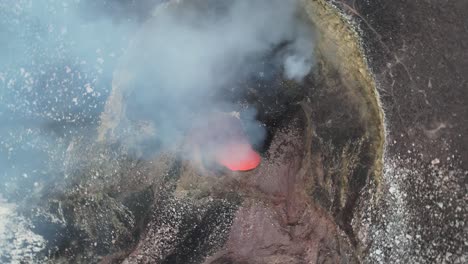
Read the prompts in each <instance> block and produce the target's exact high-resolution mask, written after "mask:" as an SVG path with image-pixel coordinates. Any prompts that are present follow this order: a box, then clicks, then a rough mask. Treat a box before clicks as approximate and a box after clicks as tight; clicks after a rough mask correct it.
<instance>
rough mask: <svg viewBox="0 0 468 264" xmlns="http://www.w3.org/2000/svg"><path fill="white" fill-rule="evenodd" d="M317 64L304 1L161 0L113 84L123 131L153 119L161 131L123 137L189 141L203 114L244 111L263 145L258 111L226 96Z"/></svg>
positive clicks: (161, 141) (163, 142)
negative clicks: (119, 100)
mask: <svg viewBox="0 0 468 264" xmlns="http://www.w3.org/2000/svg"><path fill="white" fill-rule="evenodd" d="M312 65H313V32H312V31H311V27H310V25H307V24H306V23H305V22H303V21H302V20H300V19H299V6H298V2H297V1H294V0H287V1H285V0H256V1H251V0H235V1H219V0H203V1H202V0H193V1H172V2H169V3H168V4H165V5H160V6H159V7H157V8H156V9H155V10H154V13H153V17H152V18H150V19H149V20H148V21H147V22H146V23H145V24H144V25H143V26H142V28H141V30H140V31H139V32H138V33H137V35H136V37H135V39H134V41H133V43H132V45H131V47H130V49H129V50H128V52H127V54H126V55H125V57H124V58H123V59H122V61H121V65H120V67H119V69H118V70H117V71H116V74H115V76H114V84H115V85H114V87H113V89H114V91H117V92H118V93H120V94H121V95H122V98H123V101H124V104H123V105H125V107H124V108H125V115H124V117H122V118H121V120H120V121H119V122H120V128H121V130H123V129H122V126H123V127H132V123H133V124H134V123H135V122H137V121H138V120H147V121H149V123H150V124H151V126H153V129H151V131H155V134H154V137H152V136H149V137H148V136H144V135H138V136H133V137H132V135H137V134H138V132H137V131H136V130H130V131H131V132H129V133H123V134H121V135H120V136H121V138H122V139H123V140H124V141H125V140H126V141H127V142H131V143H130V144H135V143H138V142H140V143H143V142H148V141H151V142H154V140H156V139H157V140H158V141H159V144H160V145H161V146H170V145H172V144H174V142H180V141H181V140H182V138H183V137H184V136H185V135H184V134H185V133H186V132H187V131H188V130H189V129H190V127H191V126H193V122H194V121H193V120H198V122H202V123H203V118H200V116H204V115H205V116H208V117H207V118H206V119H210V118H209V115H211V114H212V113H214V112H230V111H240V112H241V119H242V120H243V121H244V124H245V126H247V127H250V128H252V127H255V128H256V129H249V135H248V136H249V138H250V139H251V141H253V142H252V143H253V144H256V145H259V144H261V142H262V141H263V139H264V134H265V131H264V129H263V128H262V126H261V124H259V123H258V122H257V121H256V120H255V116H253V115H254V114H255V110H252V109H246V108H245V107H244V109H240V108H239V106H238V105H237V104H236V102H234V100H233V98H229V97H227V96H226V95H232V94H236V93H238V94H241V93H242V90H243V89H245V83H246V82H248V81H250V82H255V81H265V79H267V78H271V76H275V75H278V74H283V75H284V77H285V78H287V79H291V80H295V81H298V82H300V81H301V80H302V79H303V78H304V77H305V76H306V75H307V74H308V73H309V71H310V70H311V67H312ZM228 91H229V93H228ZM233 91H234V92H233ZM109 108H110V109H107V112H114V113H115V112H119V111H120V110H122V109H123V108H122V109H115V102H114V103H112V106H109ZM112 108H114V109H112ZM247 108H249V107H247ZM109 115H110V114H109ZM104 119H105V118H104ZM200 120H201V121H200ZM104 121H105V120H104ZM135 137H136V138H135ZM130 139H131V140H130ZM129 140H130V141H129ZM143 145H145V144H143Z"/></svg>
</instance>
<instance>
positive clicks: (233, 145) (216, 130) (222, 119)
mask: <svg viewBox="0 0 468 264" xmlns="http://www.w3.org/2000/svg"><path fill="white" fill-rule="evenodd" d="M189 135H190V137H189V142H190V144H189V146H190V151H191V152H192V157H194V158H193V159H194V160H197V159H198V158H196V157H201V158H202V159H201V160H203V161H208V163H210V162H215V163H217V164H219V165H221V166H223V167H226V168H228V169H229V170H232V171H249V170H253V169H255V168H256V167H258V165H259V164H260V162H261V157H260V155H259V154H258V153H257V152H256V151H255V150H254V149H253V147H252V145H251V144H250V142H249V140H248V137H247V135H246V134H245V131H244V129H243V127H242V124H241V121H240V119H239V117H237V116H235V115H232V114H228V113H220V112H215V113H211V114H207V115H204V116H203V118H201V119H200V120H198V121H197V122H195V125H194V127H193V129H192V130H191V132H190V133H189ZM205 165H206V164H205Z"/></svg>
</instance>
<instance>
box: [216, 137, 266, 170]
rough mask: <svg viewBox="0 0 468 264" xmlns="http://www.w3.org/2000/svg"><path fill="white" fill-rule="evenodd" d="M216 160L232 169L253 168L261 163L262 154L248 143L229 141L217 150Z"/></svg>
mask: <svg viewBox="0 0 468 264" xmlns="http://www.w3.org/2000/svg"><path fill="white" fill-rule="evenodd" d="M215 158H216V161H217V162H218V163H219V164H221V165H223V166H225V167H226V168H228V169H230V170H232V171H249V170H253V169H255V168H256V167H258V165H259V164H260V161H261V157H260V155H259V154H258V153H257V152H255V150H253V149H252V146H251V145H250V144H248V143H235V142H233V143H229V144H226V145H224V146H222V147H220V149H219V150H218V151H217V153H216V157H215Z"/></svg>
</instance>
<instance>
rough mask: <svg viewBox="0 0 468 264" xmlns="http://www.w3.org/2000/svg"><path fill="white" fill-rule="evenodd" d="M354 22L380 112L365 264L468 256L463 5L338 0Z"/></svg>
mask: <svg viewBox="0 0 468 264" xmlns="http://www.w3.org/2000/svg"><path fill="white" fill-rule="evenodd" d="M337 6H339V7H340V9H341V10H342V12H343V13H345V14H348V15H349V16H350V17H352V18H353V20H354V21H356V23H357V24H359V25H360V27H359V28H360V29H361V32H362V41H363V44H364V47H365V51H366V54H367V58H368V61H369V65H370V68H371V69H372V72H373V73H374V74H375V77H376V80H377V82H378V83H379V85H378V89H379V94H380V97H381V100H382V103H383V108H384V110H385V116H386V125H387V135H388V138H387V146H386V155H385V166H384V176H383V181H382V197H381V198H382V199H381V200H380V202H379V204H378V205H377V206H376V207H374V208H375V209H376V210H375V211H374V212H373V213H372V214H373V215H372V214H369V215H372V216H371V217H370V218H368V219H373V220H371V221H370V222H368V223H367V224H368V225H371V229H372V232H371V236H370V239H371V240H373V245H372V246H370V251H369V254H368V257H367V260H366V262H367V263H404V262H406V263H464V262H466V261H467V259H468V255H467V245H466V241H467V240H468V233H467V225H466V218H467V216H468V206H467V199H468V196H467V195H468V191H467V185H466V184H467V179H468V177H467V175H468V172H467V169H468V167H467V164H468V152H467V146H468V141H467V137H466V136H465V135H466V133H467V131H468V106H467V102H468V93H467V84H466V83H467V80H466V76H465V75H466V74H464V72H466V71H467V70H468V58H467V53H466V52H465V50H466V47H467V43H468V37H467V34H466V32H467V25H468V24H467V21H466V19H465V18H464V16H465V14H466V13H467V12H468V4H467V3H466V1H461V0H458V1H451V2H437V1H410V2H407V1H392V2H391V3H387V2H385V1H372V2H369V1H359V0H358V1H337Z"/></svg>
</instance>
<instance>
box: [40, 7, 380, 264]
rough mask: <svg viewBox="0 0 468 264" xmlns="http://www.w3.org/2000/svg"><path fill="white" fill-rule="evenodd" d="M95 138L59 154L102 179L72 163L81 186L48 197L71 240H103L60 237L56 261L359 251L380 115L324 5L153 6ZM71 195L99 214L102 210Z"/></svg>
mask: <svg viewBox="0 0 468 264" xmlns="http://www.w3.org/2000/svg"><path fill="white" fill-rule="evenodd" d="M98 132H99V133H98V138H97V141H96V142H93V143H91V144H89V142H88V143H86V144H85V143H84V142H80V140H77V141H76V142H75V144H76V146H75V147H74V148H73V149H71V150H70V151H69V153H68V155H69V156H70V159H73V160H77V158H76V157H80V158H79V159H78V160H80V161H83V162H84V163H86V164H88V165H87V166H88V167H89V168H91V169H92V168H93V167H94V166H97V167H99V169H100V170H103V171H101V172H100V173H99V175H101V176H99V177H98V178H99V180H96V176H92V177H91V176H86V175H87V173H86V172H84V173H83V169H82V168H83V166H80V168H81V170H80V171H79V173H80V177H78V176H76V177H75V178H74V179H73V181H78V182H79V183H80V186H90V189H86V192H85V193H81V192H80V191H76V192H75V193H73V195H65V198H63V197H61V198H57V199H62V200H63V201H64V202H61V204H64V205H63V206H65V207H67V209H66V211H67V212H70V214H69V215H67V217H68V218H70V219H69V222H74V223H76V225H75V228H77V227H80V225H83V226H82V227H81V228H77V229H79V230H81V231H82V233H83V235H82V236H80V237H76V238H74V239H76V240H80V239H83V240H84V241H88V240H89V238H93V239H97V240H99V241H100V242H99V243H98V244H100V245H105V246H104V247H102V248H95V247H94V246H93V244H90V246H89V248H88V247H87V246H86V245H87V244H86V243H85V244H80V243H81V242H77V243H68V244H66V245H64V244H61V245H58V246H57V248H59V251H58V253H57V254H58V255H60V254H61V253H60V252H66V254H68V255H69V256H71V258H73V259H74V260H81V261H84V260H86V259H87V258H88V256H89V252H92V253H93V255H95V257H94V256H93V257H92V258H93V259H94V260H95V261H97V260H102V259H103V260H104V261H117V260H119V261H124V263H315V262H318V263H325V262H327V261H333V262H338V261H342V262H345V263H348V262H357V261H359V259H360V256H361V253H362V252H361V250H362V248H361V246H362V243H363V241H362V240H361V238H359V237H358V233H359V231H360V228H361V227H362V225H361V224H359V223H361V220H360V217H361V210H360V208H362V207H363V206H364V205H367V204H368V203H370V202H372V201H371V196H369V195H365V196H363V195H362V193H364V192H363V190H364V188H367V190H370V191H371V192H366V193H373V190H375V189H376V188H377V187H378V183H379V177H380V174H381V159H382V151H383V140H384V128H383V116H382V112H381V109H380V106H379V101H378V97H377V93H376V91H375V87H374V83H373V79H372V77H371V75H370V73H369V72H368V70H367V66H366V63H365V60H364V59H363V56H362V53H361V50H360V46H359V43H358V41H357V37H356V35H355V33H354V31H353V30H351V29H350V27H349V25H348V23H347V21H345V19H344V18H343V17H341V16H340V15H339V13H338V12H337V11H336V10H335V9H334V8H333V7H332V6H330V5H329V4H327V3H326V2H325V1H309V0H302V1H283V0H281V1H280V0H273V1H255V2H252V1H247V0H238V1H215V0H196V1H171V2H168V3H166V4H161V5H158V6H157V7H156V8H155V11H154V12H153V14H152V15H151V16H150V17H149V18H148V20H147V21H146V22H145V23H144V24H143V25H142V26H141V30H140V31H139V32H138V33H136V36H135V39H134V41H133V42H132V45H131V47H130V48H129V49H128V51H127V52H126V54H125V55H124V56H123V57H122V58H121V61H120V63H119V66H118V68H117V69H116V70H115V72H114V78H113V81H112V91H111V94H110V96H109V98H108V100H107V102H106V109H105V111H104V112H103V113H102V115H101V125H100V127H99V129H98ZM84 151H86V152H91V153H99V156H100V157H101V158H99V159H94V158H90V159H89V160H87V159H86V158H85V157H82V155H81V153H83V152H84ZM239 153H241V155H239V157H236V158H234V159H233V158H232V157H233V156H235V155H237V154H239ZM103 159H104V160H105V162H102V161H103ZM239 160H241V162H239ZM244 160H246V161H244ZM239 171H242V172H239ZM75 172H76V171H75ZM83 174H84V175H85V176H83ZM97 182H98V183H97ZM67 201H68V202H67ZM70 201H91V203H92V204H95V206H96V207H98V208H99V206H103V207H106V214H104V216H105V217H104V218H106V219H104V218H102V217H100V216H99V215H95V216H92V215H90V214H89V212H88V211H87V209H85V208H81V207H80V205H79V204H81V203H78V205H77V203H73V202H70ZM61 206H62V205H61ZM46 207H47V206H46ZM48 207H49V209H50V210H53V208H54V206H50V205H48ZM55 207H56V206H55ZM80 210H81V212H83V214H85V215H89V216H90V217H89V219H87V221H86V223H83V222H82V221H81V220H80V219H81V218H82V216H81V215H78V214H75V213H73V212H76V211H80ZM101 215H102V214H101ZM75 218H79V219H75ZM108 219H112V220H111V221H108ZM103 221H104V222H105V223H106V224H105V228H104V229H105V230H103V229H102V228H100V223H102V222H103ZM353 221H354V222H353ZM80 223H81V224H80ZM352 223H358V224H355V225H354V226H353V225H352ZM77 232H78V231H77ZM72 240H73V239H72ZM77 245H81V246H77ZM83 245H84V246H83ZM83 248H86V249H85V250H83ZM84 252H87V253H84Z"/></svg>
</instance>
